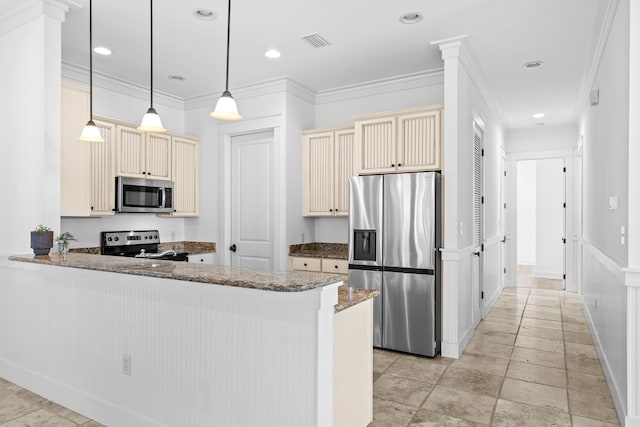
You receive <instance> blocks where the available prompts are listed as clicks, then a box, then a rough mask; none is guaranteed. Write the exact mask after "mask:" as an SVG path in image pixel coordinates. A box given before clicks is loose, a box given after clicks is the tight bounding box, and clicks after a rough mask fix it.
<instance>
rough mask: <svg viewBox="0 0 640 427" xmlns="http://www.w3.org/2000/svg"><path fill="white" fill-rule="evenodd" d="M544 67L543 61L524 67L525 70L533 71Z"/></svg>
mask: <svg viewBox="0 0 640 427" xmlns="http://www.w3.org/2000/svg"><path fill="white" fill-rule="evenodd" d="M543 65H544V62H542V61H530V62H527V63H526V64H524V65H523V66H522V68H524V69H525V70H533V69H535V68H540V67H542V66H543Z"/></svg>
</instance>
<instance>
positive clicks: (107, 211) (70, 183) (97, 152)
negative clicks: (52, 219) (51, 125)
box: [60, 82, 115, 216]
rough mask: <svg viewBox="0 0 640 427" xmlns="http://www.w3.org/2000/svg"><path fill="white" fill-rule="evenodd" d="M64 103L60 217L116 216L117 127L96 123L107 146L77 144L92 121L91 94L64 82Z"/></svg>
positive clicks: (92, 143) (62, 95)
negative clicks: (87, 124) (90, 117)
mask: <svg viewBox="0 0 640 427" xmlns="http://www.w3.org/2000/svg"><path fill="white" fill-rule="evenodd" d="M61 100H62V104H61V108H62V121H61V147H60V151H61V153H60V215H61V216H109V215H113V214H114V211H113V208H114V207H115V200H114V199H115V198H114V188H115V184H114V177H115V159H114V146H115V125H113V124H111V123H107V122H103V121H101V120H94V121H95V123H96V126H98V128H99V129H100V133H101V135H102V138H103V139H104V142H82V141H78V137H79V136H80V133H81V132H82V128H83V126H84V125H85V123H86V122H87V120H88V118H89V91H88V89H86V88H85V87H81V86H77V85H74V84H71V83H66V82H63V83H62V88H61Z"/></svg>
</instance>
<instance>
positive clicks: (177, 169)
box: [173, 137, 199, 216]
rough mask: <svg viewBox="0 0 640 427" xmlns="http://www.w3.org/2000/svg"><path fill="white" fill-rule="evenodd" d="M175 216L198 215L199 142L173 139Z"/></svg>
mask: <svg viewBox="0 0 640 427" xmlns="http://www.w3.org/2000/svg"><path fill="white" fill-rule="evenodd" d="M173 166H174V167H173V203H174V205H173V207H174V210H175V212H174V215H179V216H196V215H198V199H199V196H198V191H199V190H198V141H194V140H190V139H185V138H178V137H174V138H173Z"/></svg>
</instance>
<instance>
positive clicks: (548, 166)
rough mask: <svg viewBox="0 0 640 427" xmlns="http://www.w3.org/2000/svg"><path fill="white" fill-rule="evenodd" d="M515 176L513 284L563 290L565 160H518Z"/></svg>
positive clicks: (564, 261) (564, 263) (564, 260)
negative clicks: (514, 281)
mask: <svg viewBox="0 0 640 427" xmlns="http://www.w3.org/2000/svg"><path fill="white" fill-rule="evenodd" d="M516 174H517V175H516V186H517V188H516V198H517V206H516V211H517V213H516V215H517V218H516V223H517V229H516V233H517V238H516V240H517V247H516V260H517V268H516V285H517V286H519V287H528V288H540V289H556V290H563V289H565V277H566V276H565V265H566V259H565V253H566V251H565V248H566V232H565V230H566V190H565V189H566V179H565V175H566V167H565V160H564V159H563V158H548V159H534V160H519V161H517V162H516Z"/></svg>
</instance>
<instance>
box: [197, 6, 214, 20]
mask: <svg viewBox="0 0 640 427" xmlns="http://www.w3.org/2000/svg"><path fill="white" fill-rule="evenodd" d="M193 16H195V17H196V18H198V19H203V20H205V21H213V20H214V19H216V18H217V17H218V15H217V14H216V13H215V12H214V11H213V10H209V9H195V10H194V11H193Z"/></svg>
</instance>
